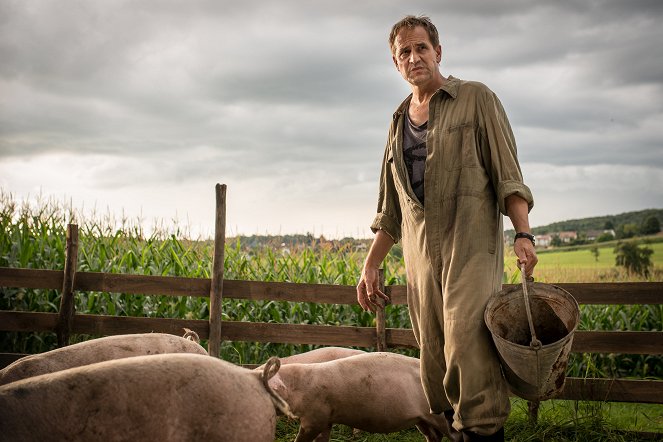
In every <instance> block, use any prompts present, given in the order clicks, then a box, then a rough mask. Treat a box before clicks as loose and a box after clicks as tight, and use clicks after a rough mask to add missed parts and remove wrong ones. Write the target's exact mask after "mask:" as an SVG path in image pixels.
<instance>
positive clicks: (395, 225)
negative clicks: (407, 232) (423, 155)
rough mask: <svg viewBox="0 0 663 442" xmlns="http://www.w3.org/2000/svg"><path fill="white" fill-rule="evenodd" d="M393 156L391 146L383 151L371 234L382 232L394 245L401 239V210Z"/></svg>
mask: <svg viewBox="0 0 663 442" xmlns="http://www.w3.org/2000/svg"><path fill="white" fill-rule="evenodd" d="M392 163H393V155H392V154H391V146H389V145H388V146H387V147H386V149H385V154H384V159H383V161H382V171H381V173H380V191H379V193H378V210H377V215H376V216H375V219H374V220H373V223H372V224H371V230H372V231H373V233H375V232H377V231H378V230H383V231H384V232H385V233H387V234H388V235H389V236H390V237H391V239H392V240H394V242H395V243H397V242H399V241H400V239H401V219H402V218H401V208H400V205H399V203H398V193H397V191H396V186H395V184H394V176H393V172H392Z"/></svg>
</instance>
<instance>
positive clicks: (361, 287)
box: [357, 279, 391, 312]
mask: <svg viewBox="0 0 663 442" xmlns="http://www.w3.org/2000/svg"><path fill="white" fill-rule="evenodd" d="M357 302H359V305H360V306H361V308H362V309H364V311H371V312H375V310H376V309H377V308H378V307H379V306H382V307H384V306H385V305H386V304H389V303H391V299H389V296H387V295H385V294H384V293H382V291H380V290H378V289H377V288H373V290H371V291H370V293H369V290H367V285H366V281H364V280H363V279H362V280H361V281H359V284H357Z"/></svg>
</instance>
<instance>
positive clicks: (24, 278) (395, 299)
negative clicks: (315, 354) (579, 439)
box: [0, 186, 663, 403]
mask: <svg viewBox="0 0 663 442" xmlns="http://www.w3.org/2000/svg"><path fill="white" fill-rule="evenodd" d="M224 198H225V186H223V187H221V188H219V186H217V235H216V241H217V245H218V244H223V243H224V236H223V235H219V234H218V232H219V229H225V227H224V224H225V215H223V216H218V214H219V213H220V212H223V213H225V202H224ZM77 244H78V234H77V228H76V226H73V225H70V226H69V229H68V235H67V249H66V261H65V266H64V271H55V270H38V269H19V268H3V267H0V287H22V288H31V289H55V290H61V291H62V298H61V299H62V301H61V305H60V310H59V313H39V312H21V311H0V330H3V331H15V332H55V333H57V334H58V342H59V344H60V345H66V344H67V342H68V336H69V335H70V334H91V335H117V334H125V333H144V332H150V331H152V332H162V333H171V334H176V335H181V334H182V329H183V328H185V327H186V328H189V329H191V330H193V331H195V332H196V333H198V335H199V336H200V337H201V338H202V339H208V340H209V341H208V342H209V343H208V347H209V353H210V354H212V355H216V356H218V349H219V345H220V342H221V340H226V341H246V342H275V343H289V344H312V345H335V346H356V347H371V348H378V349H384V348H416V342H415V339H414V335H413V333H412V330H410V329H401V328H389V326H388V324H385V323H384V315H378V318H377V319H378V321H377V327H375V328H374V327H355V326H330V325H310V324H287V323H259V322H235V321H221V305H222V303H221V300H222V297H221V294H223V297H225V298H231V299H245V300H251V301H258V300H273V301H291V302H313V303H321V304H355V303H356V292H355V287H354V286H339V285H330V284H300V283H281V282H254V281H236V280H224V279H223V269H222V265H220V264H219V263H223V251H222V249H223V247H215V256H214V269H213V276H212V278H211V279H203V278H185V277H169V276H144V275H125V274H111V273H95V272H77V271H76V268H75V263H76V254H77V247H78V246H77ZM219 267H221V268H219ZM558 285H559V286H560V287H562V288H564V289H565V290H567V291H568V292H570V293H571V294H572V295H573V296H574V297H575V298H576V300H577V301H578V303H579V304H663V282H646V283H645V282H643V283H573V284H558ZM87 291H99V292H117V293H135V294H141V295H159V296H195V297H209V298H210V304H211V308H210V312H211V314H210V320H209V321H206V320H187V319H168V318H146V317H126V316H120V317H118V316H103V315H86V314H76V313H75V311H74V308H73V306H74V296H75V294H76V292H87ZM384 291H385V293H386V294H387V295H388V296H389V297H390V298H391V302H392V304H401V305H403V304H406V289H405V286H399V285H395V286H386V287H384ZM572 352H576V353H578V352H580V353H622V354H645V355H660V354H663V331H652V332H646V331H576V332H575V335H574V341H573V347H572ZM16 357H17V355H4V357H3V358H0V368H1V367H3V366H5V365H7V364H8V363H9V362H11V361H12V360H14V359H16ZM559 398H560V399H571V400H598V401H616V402H640V403H663V381H661V380H644V379H643V380H632V379H600V378H590V379H584V378H573V377H571V378H567V383H566V387H565V389H564V390H563V392H562V393H561V394H560V396H559Z"/></svg>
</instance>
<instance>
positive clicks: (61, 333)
mask: <svg viewBox="0 0 663 442" xmlns="http://www.w3.org/2000/svg"><path fill="white" fill-rule="evenodd" d="M77 264H78V225H76V224H68V225H67V246H66V249H65V261H64V279H63V281H62V296H61V297H60V312H59V317H58V323H57V328H56V332H57V335H58V346H59V347H64V346H66V345H69V334H70V332H71V325H72V323H73V322H74V313H75V310H76V309H75V306H74V279H75V278H76V265H77Z"/></svg>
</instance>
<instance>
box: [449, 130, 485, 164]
mask: <svg viewBox="0 0 663 442" xmlns="http://www.w3.org/2000/svg"><path fill="white" fill-rule="evenodd" d="M477 138H478V136H477V126H476V124H474V123H463V124H458V125H456V126H452V127H450V128H449V129H447V130H446V131H445V133H444V141H443V145H444V151H443V156H442V158H443V162H444V168H445V169H446V170H459V169H463V168H466V167H480V166H481V162H480V160H479V148H478V142H477Z"/></svg>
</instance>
